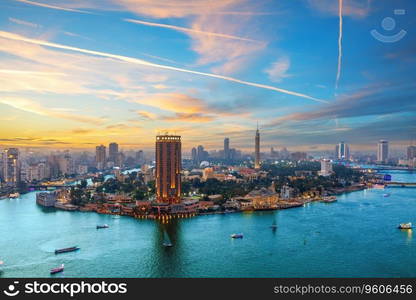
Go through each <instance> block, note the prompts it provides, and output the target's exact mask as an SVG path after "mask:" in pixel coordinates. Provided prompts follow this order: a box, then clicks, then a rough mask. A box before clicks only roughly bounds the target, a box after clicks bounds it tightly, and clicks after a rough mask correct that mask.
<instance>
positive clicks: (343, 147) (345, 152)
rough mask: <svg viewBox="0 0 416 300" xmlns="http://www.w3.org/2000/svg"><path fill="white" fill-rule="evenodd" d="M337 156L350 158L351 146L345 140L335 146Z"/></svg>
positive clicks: (342, 158) (345, 158) (344, 158)
mask: <svg viewBox="0 0 416 300" xmlns="http://www.w3.org/2000/svg"><path fill="white" fill-rule="evenodd" d="M335 157H336V158H337V159H341V160H349V159H350V147H349V145H348V144H346V143H345V142H340V143H339V144H338V145H336V147H335Z"/></svg>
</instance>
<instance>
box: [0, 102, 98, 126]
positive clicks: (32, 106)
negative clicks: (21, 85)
mask: <svg viewBox="0 0 416 300" xmlns="http://www.w3.org/2000/svg"><path fill="white" fill-rule="evenodd" d="M0 103H2V104H6V105H9V106H11V107H14V108H16V109H19V110H22V111H26V112H30V113H34V114H37V115H42V116H48V117H54V118H60V119H66V120H70V121H75V122H81V123H88V124H92V125H100V124H102V123H104V122H105V119H104V118H96V117H90V116H84V115H81V114H72V113H68V112H62V111H59V110H58V111H57V110H53V109H50V108H47V107H43V106H41V105H40V104H39V103H37V102H35V101H33V100H30V99H25V98H19V97H1V98H0Z"/></svg>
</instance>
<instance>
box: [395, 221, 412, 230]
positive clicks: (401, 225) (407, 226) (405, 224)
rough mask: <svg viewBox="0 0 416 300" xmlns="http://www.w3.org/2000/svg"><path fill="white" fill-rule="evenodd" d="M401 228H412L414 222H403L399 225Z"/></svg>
mask: <svg viewBox="0 0 416 300" xmlns="http://www.w3.org/2000/svg"><path fill="white" fill-rule="evenodd" d="M398 228H399V229H412V223H410V222H409V223H401V224H400V225H399V227H398Z"/></svg>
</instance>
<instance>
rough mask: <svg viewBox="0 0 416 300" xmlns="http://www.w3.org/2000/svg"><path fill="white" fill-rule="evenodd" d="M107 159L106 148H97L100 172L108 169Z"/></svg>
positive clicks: (97, 163) (96, 160) (96, 156)
mask: <svg viewBox="0 0 416 300" xmlns="http://www.w3.org/2000/svg"><path fill="white" fill-rule="evenodd" d="M106 162H107V157H106V147H105V146H104V145H100V146H97V147H95V163H96V166H97V169H98V170H104V169H105V167H106Z"/></svg>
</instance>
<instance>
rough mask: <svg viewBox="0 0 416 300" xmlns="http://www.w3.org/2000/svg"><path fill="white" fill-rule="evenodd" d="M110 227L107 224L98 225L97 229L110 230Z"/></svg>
mask: <svg viewBox="0 0 416 300" xmlns="http://www.w3.org/2000/svg"><path fill="white" fill-rule="evenodd" d="M109 227H110V226H108V225H107V224H104V225H97V229H103V228H109Z"/></svg>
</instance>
